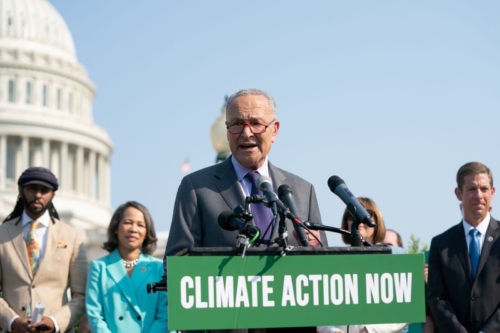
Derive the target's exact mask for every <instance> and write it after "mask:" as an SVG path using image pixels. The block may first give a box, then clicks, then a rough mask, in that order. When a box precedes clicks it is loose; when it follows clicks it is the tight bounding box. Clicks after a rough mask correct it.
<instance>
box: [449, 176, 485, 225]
mask: <svg viewBox="0 0 500 333" xmlns="http://www.w3.org/2000/svg"><path fill="white" fill-rule="evenodd" d="M455 194H456V196H457V198H458V200H460V201H462V208H463V213H464V218H465V220H466V221H467V222H469V223H471V224H472V226H477V225H478V224H479V223H480V222H481V221H482V220H484V218H485V217H486V216H487V215H488V212H489V211H490V204H491V200H492V199H493V195H494V194H495V187H492V186H491V185H490V179H489V177H488V175H487V174H486V173H480V174H478V175H468V176H465V177H464V185H463V187H462V188H461V189H460V188H456V189H455Z"/></svg>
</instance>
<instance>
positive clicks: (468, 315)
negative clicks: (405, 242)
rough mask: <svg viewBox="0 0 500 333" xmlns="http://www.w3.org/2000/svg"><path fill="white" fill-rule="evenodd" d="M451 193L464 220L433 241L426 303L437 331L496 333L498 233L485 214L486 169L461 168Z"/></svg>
mask: <svg viewBox="0 0 500 333" xmlns="http://www.w3.org/2000/svg"><path fill="white" fill-rule="evenodd" d="M455 194H456V196H457V198H458V200H460V201H461V204H462V209H463V219H462V221H461V222H460V223H459V224H457V225H455V226H454V227H452V228H450V229H448V230H447V231H445V232H444V233H442V234H440V235H438V236H436V237H434V238H433V239H432V242H431V247H430V254H429V283H428V286H427V302H428V304H429V307H430V309H431V311H432V315H433V317H434V320H435V322H436V325H437V326H438V329H439V331H440V332H463V333H466V332H469V333H471V332H472V333H475V332H485V333H489V332H500V309H499V306H500V293H499V292H498V290H500V275H499V272H500V241H499V240H498V236H499V232H500V231H499V222H498V221H497V220H495V219H494V218H493V217H491V215H490V213H489V212H490V210H491V206H490V203H491V200H492V199H493V195H494V194H495V187H493V176H492V174H491V171H490V169H488V167H486V166H485V165H484V164H482V163H479V162H470V163H467V164H465V165H463V166H462V167H461V168H460V169H459V170H458V173H457V188H456V189H455Z"/></svg>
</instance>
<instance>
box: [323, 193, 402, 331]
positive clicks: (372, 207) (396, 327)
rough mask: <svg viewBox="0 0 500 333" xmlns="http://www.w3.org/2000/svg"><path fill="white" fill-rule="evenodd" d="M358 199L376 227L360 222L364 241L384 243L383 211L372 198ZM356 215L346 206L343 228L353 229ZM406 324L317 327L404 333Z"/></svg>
mask: <svg viewBox="0 0 500 333" xmlns="http://www.w3.org/2000/svg"><path fill="white" fill-rule="evenodd" d="M357 199H358V201H359V202H360V203H361V204H362V205H363V207H365V209H366V211H367V212H368V214H370V217H371V218H372V220H373V222H374V223H375V227H368V226H367V225H365V224H363V223H360V224H359V226H358V230H359V234H360V236H361V239H362V240H363V241H366V242H369V243H370V244H378V243H382V242H383V241H384V238H385V230H386V228H385V223H384V218H383V217H382V213H381V212H380V209H379V208H378V206H377V204H376V203H375V202H374V201H373V200H372V199H370V198H367V197H358V198H357ZM353 221H354V217H353V216H352V214H351V213H350V212H349V210H348V209H347V208H346V209H345V211H344V214H343V215H342V222H341V228H342V229H344V230H348V231H351V227H352V224H353ZM342 241H343V242H344V243H345V244H347V245H350V244H351V237H350V236H349V235H344V234H342ZM405 326H406V324H403V323H401V324H369V325H347V326H337V327H333V326H320V327H318V328H317V332H318V333H402V332H404V331H403V329H404V328H405Z"/></svg>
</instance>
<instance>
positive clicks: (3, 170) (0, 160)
mask: <svg viewBox="0 0 500 333" xmlns="http://www.w3.org/2000/svg"><path fill="white" fill-rule="evenodd" d="M6 141H7V138H6V136H5V135H0V190H5V182H6V180H7V178H6V176H7V175H6V174H7V143H6Z"/></svg>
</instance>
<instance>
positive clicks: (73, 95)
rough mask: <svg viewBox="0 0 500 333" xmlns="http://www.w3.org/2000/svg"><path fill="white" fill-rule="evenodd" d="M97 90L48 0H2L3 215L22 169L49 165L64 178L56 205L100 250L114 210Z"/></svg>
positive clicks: (0, 162)
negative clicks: (97, 115) (98, 121)
mask: <svg viewBox="0 0 500 333" xmlns="http://www.w3.org/2000/svg"><path fill="white" fill-rule="evenodd" d="M94 96H95V87H94V85H93V83H92V82H91V80H90V78H89V77H88V74H87V72H86V70H85V68H84V67H83V66H82V65H81V64H80V63H79V62H78V59H77V56H76V51H75V45H74V42H73V37H72V35H71V32H70V31H69V29H68V26H67V25H66V23H65V21H64V20H63V18H62V17H61V15H59V13H58V12H57V11H56V10H55V9H54V7H53V6H52V5H51V4H50V3H49V2H48V1H47V0H0V218H2V220H3V219H4V218H5V216H7V215H8V214H9V213H10V212H11V211H12V209H13V207H14V204H15V201H16V199H17V179H18V177H19V175H20V174H21V173H22V172H23V171H24V170H25V169H26V168H28V167H30V166H44V167H47V168H50V169H51V170H52V171H53V172H54V173H55V174H56V176H57V177H58V178H59V182H60V188H59V190H58V191H57V195H56V197H55V199H54V205H55V206H56V209H57V210H58V211H59V215H60V216H61V218H62V219H63V220H64V221H65V222H68V223H70V224H72V225H75V226H76V227H79V228H83V229H85V230H86V234H87V239H88V241H89V242H90V243H92V242H94V243H96V244H95V245H96V246H97V247H99V248H100V246H101V245H102V241H103V240H104V238H105V237H106V234H105V233H106V228H107V226H108V224H109V220H110V218H111V213H112V211H111V204H110V202H111V200H110V186H111V184H110V156H111V153H112V149H113V145H112V142H111V140H110V138H109V136H108V134H107V132H106V131H105V130H103V129H102V128H100V127H99V126H97V125H96V124H95V123H94V122H93V100H94ZM92 247H93V245H92V244H90V251H92ZM89 257H91V255H90V254H89Z"/></svg>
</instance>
